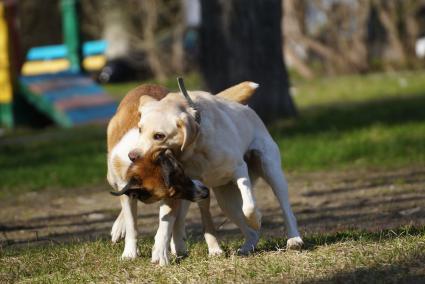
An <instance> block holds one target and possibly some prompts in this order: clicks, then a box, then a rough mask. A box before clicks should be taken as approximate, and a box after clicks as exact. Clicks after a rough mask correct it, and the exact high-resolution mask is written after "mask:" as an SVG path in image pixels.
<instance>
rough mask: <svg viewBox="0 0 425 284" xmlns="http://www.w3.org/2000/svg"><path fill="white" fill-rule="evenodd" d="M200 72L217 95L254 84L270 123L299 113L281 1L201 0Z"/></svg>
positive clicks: (257, 105) (257, 106) (255, 101)
mask: <svg viewBox="0 0 425 284" xmlns="http://www.w3.org/2000/svg"><path fill="white" fill-rule="evenodd" d="M201 3H202V26H201V33H200V34H201V62H200V63H201V71H202V73H203V75H204V79H205V81H206V83H207V85H208V87H209V88H210V89H211V91H212V92H214V93H217V92H219V91H221V90H224V89H225V88H227V87H229V86H231V85H233V84H236V83H239V82H242V81H246V80H249V81H254V82H256V83H259V84H260V88H259V89H258V90H257V92H256V94H255V95H254V96H253V98H252V99H251V100H250V103H249V105H250V106H251V107H252V108H253V109H254V110H255V111H256V112H257V113H258V115H259V116H260V117H261V118H262V119H263V120H264V121H265V122H271V121H273V120H275V119H277V118H281V117H290V116H295V115H296V109H295V106H294V104H293V102H292V99H291V97H290V95H289V80H288V74H287V71H286V68H285V65H284V60H283V57H282V33H281V16H282V9H281V1H280V0H263V1H257V0H228V1H220V0H202V1H201Z"/></svg>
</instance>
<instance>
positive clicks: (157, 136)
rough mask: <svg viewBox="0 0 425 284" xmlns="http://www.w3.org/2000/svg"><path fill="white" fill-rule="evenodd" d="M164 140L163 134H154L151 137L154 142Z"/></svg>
mask: <svg viewBox="0 0 425 284" xmlns="http://www.w3.org/2000/svg"><path fill="white" fill-rule="evenodd" d="M164 138H165V134H164V133H159V132H158V133H155V134H154V135H153V139H154V140H163V139H164Z"/></svg>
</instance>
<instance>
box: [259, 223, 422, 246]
mask: <svg viewBox="0 0 425 284" xmlns="http://www.w3.org/2000/svg"><path fill="white" fill-rule="evenodd" d="M424 234H425V226H417V227H414V226H401V227H398V228H394V229H385V230H380V231H376V232H371V231H367V230H345V231H342V232H336V233H332V234H323V233H314V234H310V235H307V236H305V237H303V241H304V247H303V249H302V250H307V251H313V250H316V249H317V248H319V247H321V246H324V245H331V244H336V243H344V242H351V241H367V242H380V241H384V240H392V239H396V238H400V237H403V236H421V235H424ZM285 248H286V239H284V238H269V239H261V240H260V242H259V243H258V247H257V251H258V252H268V251H276V250H277V249H285Z"/></svg>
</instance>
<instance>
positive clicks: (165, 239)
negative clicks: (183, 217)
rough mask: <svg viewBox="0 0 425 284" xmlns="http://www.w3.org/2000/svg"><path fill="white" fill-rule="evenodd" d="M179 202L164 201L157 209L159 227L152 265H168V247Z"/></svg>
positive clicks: (174, 200)
mask: <svg viewBox="0 0 425 284" xmlns="http://www.w3.org/2000/svg"><path fill="white" fill-rule="evenodd" d="M180 202H181V200H178V199H165V200H163V201H162V204H161V206H160V207H159V227H158V231H157V232H156V235H155V244H154V246H153V249H152V263H159V265H160V266H164V265H168V264H169V260H168V246H169V244H170V240H171V233H172V231H173V226H174V222H175V221H176V215H177V213H178V209H179V206H180Z"/></svg>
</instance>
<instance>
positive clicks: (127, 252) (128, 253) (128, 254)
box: [121, 247, 140, 260]
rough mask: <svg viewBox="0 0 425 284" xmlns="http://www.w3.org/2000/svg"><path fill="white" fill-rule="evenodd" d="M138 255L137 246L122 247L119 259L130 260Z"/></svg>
mask: <svg viewBox="0 0 425 284" xmlns="http://www.w3.org/2000/svg"><path fill="white" fill-rule="evenodd" d="M138 256H140V251H139V249H138V248H136V249H134V248H127V247H125V248H124V252H123V253H122V255H121V259H122V260H132V259H135V258H136V257H138Z"/></svg>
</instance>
